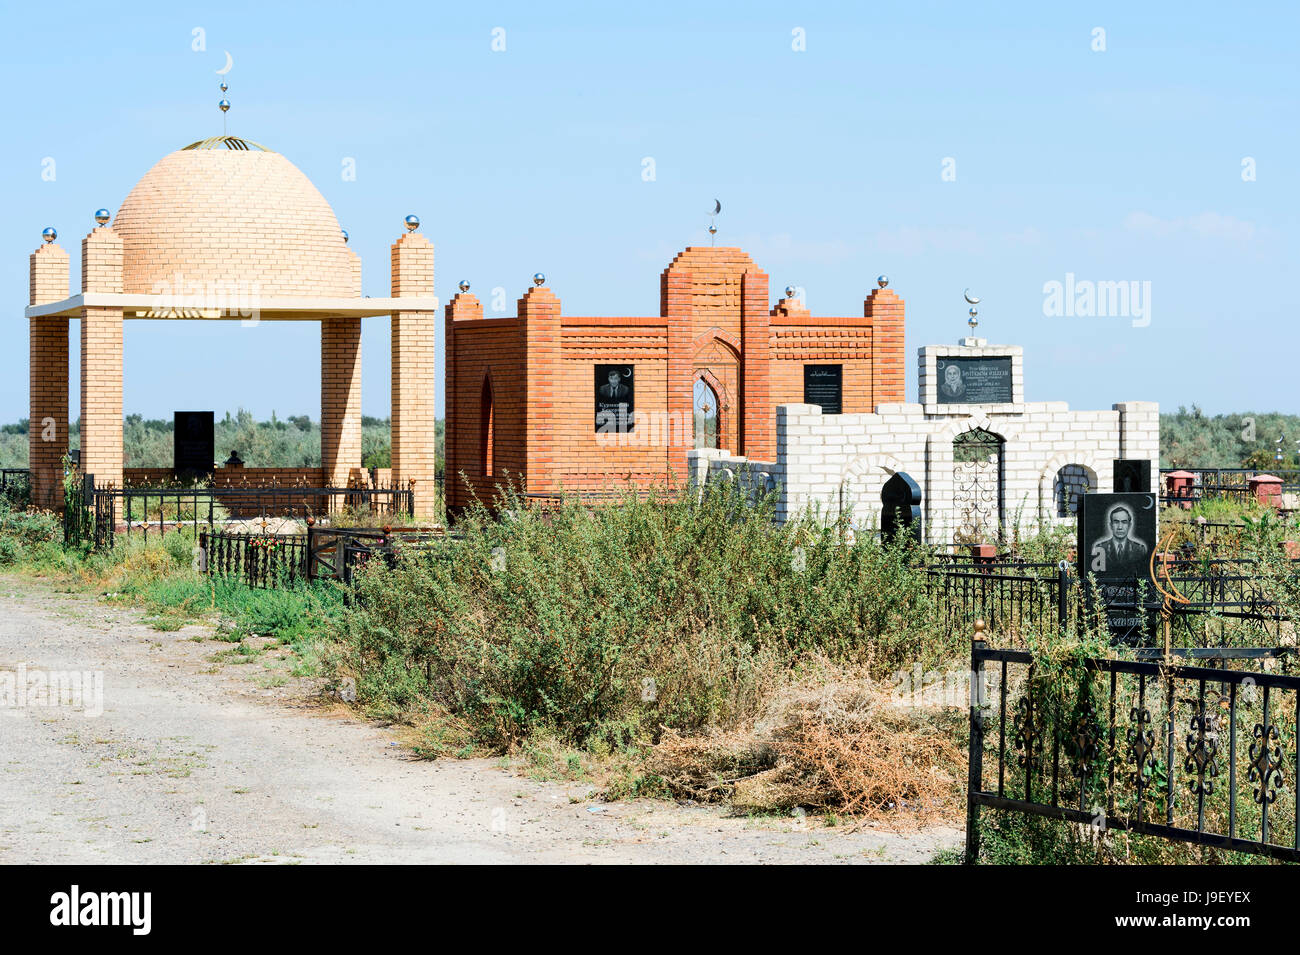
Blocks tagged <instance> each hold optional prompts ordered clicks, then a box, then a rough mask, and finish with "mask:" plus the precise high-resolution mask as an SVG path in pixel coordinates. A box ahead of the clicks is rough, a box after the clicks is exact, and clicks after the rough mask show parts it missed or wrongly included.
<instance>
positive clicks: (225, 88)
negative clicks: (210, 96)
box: [221, 80, 230, 93]
mask: <svg viewBox="0 0 1300 955" xmlns="http://www.w3.org/2000/svg"><path fill="white" fill-rule="evenodd" d="M228 89H230V87H229V86H227V85H226V81H225V80H222V81H221V92H223V93H224V92H225V91H226V90H228Z"/></svg>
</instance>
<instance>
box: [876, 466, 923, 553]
mask: <svg viewBox="0 0 1300 955" xmlns="http://www.w3.org/2000/svg"><path fill="white" fill-rule="evenodd" d="M880 503H881V509H880V536H881V539H882V540H884V541H886V542H889V541H893V540H895V539H897V538H898V537H899V536H900V535H907V536H908V537H911V538H912V540H914V541H916V542H917V543H918V544H920V543H922V537H923V536H924V525H923V524H922V518H921V487H920V485H919V484H917V483H916V481H914V480H913V479H912V476H911V475H910V474H908V473H907V472H906V471H899V472H898V473H897V474H895V475H894V476H893V477H891V478H890V479H889V480H888V481H886V482H885V486H884V487H882V488H881V489H880Z"/></svg>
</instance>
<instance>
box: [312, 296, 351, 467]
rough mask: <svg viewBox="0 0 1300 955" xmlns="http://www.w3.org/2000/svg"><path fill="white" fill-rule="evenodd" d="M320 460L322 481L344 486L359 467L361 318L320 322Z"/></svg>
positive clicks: (325, 318) (341, 318)
mask: <svg viewBox="0 0 1300 955" xmlns="http://www.w3.org/2000/svg"><path fill="white" fill-rule="evenodd" d="M320 463H321V471H322V474H323V476H324V480H325V483H326V484H327V485H329V486H330V487H346V486H347V483H348V479H349V477H350V476H351V474H352V469H353V468H359V467H361V319H359V318H344V317H341V316H333V315H327V316H325V317H324V318H322V319H321V322H320Z"/></svg>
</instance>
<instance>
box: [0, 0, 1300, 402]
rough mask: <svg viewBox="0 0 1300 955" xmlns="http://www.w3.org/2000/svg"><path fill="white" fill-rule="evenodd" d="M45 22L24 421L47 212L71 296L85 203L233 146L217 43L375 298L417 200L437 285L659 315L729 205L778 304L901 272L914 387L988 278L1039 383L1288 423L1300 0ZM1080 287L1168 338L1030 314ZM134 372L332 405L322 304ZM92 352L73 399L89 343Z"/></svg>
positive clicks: (33, 135) (25, 100)
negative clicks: (1135, 304) (322, 387)
mask: <svg viewBox="0 0 1300 955" xmlns="http://www.w3.org/2000/svg"><path fill="white" fill-rule="evenodd" d="M52 10H54V8H51V7H49V6H48V5H47V6H45V7H39V6H34V5H25V6H19V5H7V6H6V7H5V12H4V13H3V18H4V24H3V25H4V29H3V30H0V87H2V88H3V89H4V90H5V95H4V97H3V105H2V106H0V110H2V111H3V115H2V116H0V119H3V124H4V129H5V130H6V134H5V145H6V148H5V149H3V150H0V181H3V182H5V183H6V184H7V188H6V190H5V199H6V201H5V208H6V215H5V217H4V227H3V230H0V292H3V295H4V297H5V299H6V300H7V301H8V302H9V303H10V325H9V328H10V332H9V335H8V337H7V339H6V342H7V347H5V348H3V349H0V420H4V421H11V420H16V419H17V418H20V417H25V416H26V414H27V330H26V322H25V321H24V320H23V318H22V308H23V306H24V305H25V304H26V301H27V268H28V265H27V256H28V254H29V253H30V252H31V251H32V249H33V248H34V247H35V246H36V245H37V244H38V243H39V241H40V231H41V229H42V228H44V227H45V226H47V225H53V226H55V227H56V228H57V229H58V230H59V242H60V244H61V245H62V246H63V247H64V248H65V249H67V250H68V251H69V253H70V254H71V255H72V258H73V274H74V282H73V288H74V290H75V289H76V280H75V276H78V275H79V274H80V270H79V264H78V257H79V252H80V239H81V237H82V236H83V235H84V234H85V233H86V232H87V231H88V230H89V229H90V227H91V226H92V224H93V223H92V221H91V216H92V213H93V211H94V209H95V208H97V207H99V206H107V207H109V208H110V209H113V210H116V208H117V206H118V204H120V202H121V200H122V199H123V198H124V197H125V196H126V194H127V192H129V191H130V189H131V187H132V185H134V183H135V182H136V180H137V179H139V178H140V176H142V175H143V174H144V173H145V172H146V171H147V170H148V169H149V167H150V166H151V165H153V163H154V162H156V161H157V160H158V159H159V158H160V157H161V156H163V155H164V154H166V153H167V152H170V151H172V150H174V149H177V148H179V147H181V146H183V145H185V144H187V143H189V142H192V141H193V140H196V139H200V138H203V137H205V136H211V135H216V134H219V133H220V132H221V116H220V114H219V113H218V111H217V109H216V102H217V100H218V99H219V98H220V93H219V91H218V89H217V84H218V82H219V78H218V77H217V75H216V74H215V70H216V69H218V68H219V67H220V66H221V65H222V64H223V62H224V60H225V57H224V53H223V51H226V50H229V51H230V53H231V55H232V57H233V59H234V67H233V69H232V70H231V71H230V73H229V75H228V80H229V83H230V93H229V97H230V99H231V101H232V102H233V104H234V105H233V109H232V110H231V113H230V117H229V119H230V131H231V133H233V134H235V135H240V136H244V137H246V138H248V139H252V140H256V141H258V142H261V143H264V144H265V145H267V146H268V147H269V148H271V149H274V150H276V151H278V152H281V153H283V154H284V155H285V156H287V157H288V158H289V159H290V160H292V161H293V162H294V163H295V164H297V165H298V166H299V168H301V169H302V170H303V171H304V172H305V173H306V174H307V175H308V176H309V177H310V178H311V179H312V180H313V181H314V182H315V183H316V185H317V187H318V188H319V189H320V190H321V191H322V192H323V193H324V195H325V197H326V198H327V199H328V200H329V201H330V202H331V204H332V205H333V207H334V210H335V212H336V213H337V215H338V217H339V220H340V222H341V224H342V225H343V227H344V228H346V229H347V230H348V231H349V233H350V234H351V237H352V245H353V248H355V249H356V250H357V251H358V253H359V254H360V255H361V257H362V261H363V263H364V274H363V284H364V290H365V292H366V294H370V295H386V294H387V291H388V246H389V244H390V243H391V242H392V241H393V239H395V238H396V236H397V235H398V233H399V232H400V230H401V220H402V217H403V216H404V215H405V214H407V213H408V212H414V213H416V214H418V215H419V216H420V217H421V219H422V220H423V223H424V231H426V232H427V233H428V235H429V236H430V238H431V239H432V241H433V242H434V244H435V246H436V254H437V292H438V294H439V296H440V297H442V298H443V299H444V300H445V299H446V298H447V297H448V296H449V295H451V294H454V291H455V284H456V282H457V281H459V280H460V279H461V278H465V279H468V280H469V281H470V282H472V283H473V286H474V291H475V293H476V294H478V295H479V297H480V298H481V299H483V300H484V301H485V302H486V303H487V304H488V305H489V306H490V304H491V294H492V290H493V289H494V288H497V287H501V288H504V289H505V291H506V300H507V301H508V302H509V303H510V306H509V307H510V308H511V309H513V302H514V300H515V298H516V297H517V296H518V295H520V294H521V293H522V292H523V291H524V290H525V288H526V287H527V286H528V284H529V277H530V276H531V275H532V273H533V272H535V271H538V270H541V271H543V272H545V273H546V275H547V277H548V279H549V282H548V284H549V285H550V286H551V288H552V289H553V290H554V291H555V292H556V294H557V295H559V296H560V298H561V299H562V301H563V305H564V309H565V311H566V312H569V313H571V314H605V315H611V314H613V315H619V314H623V315H639V314H647V315H648V314H656V313H657V311H658V298H659V279H658V276H659V273H660V272H661V271H662V269H663V268H664V266H666V265H667V264H668V262H669V261H670V260H671V258H672V256H673V255H674V254H675V252H676V251H677V250H679V249H680V248H682V247H684V246H686V245H688V244H697V245H698V244H707V242H708V235H707V232H706V231H705V230H706V229H707V227H708V216H707V214H706V212H707V208H708V207H709V205H710V204H711V201H712V200H713V198H714V197H715V196H716V197H718V198H719V199H720V200H721V201H722V204H723V213H722V215H721V216H720V217H719V218H718V222H717V225H718V229H719V235H718V244H720V245H740V246H742V247H743V248H745V249H746V251H748V252H749V253H750V255H751V256H752V257H753V258H754V260H755V261H756V262H757V263H758V264H759V265H760V266H761V267H762V268H764V269H765V270H766V271H767V273H768V274H769V275H770V276H771V283H772V291H773V294H774V295H775V294H776V293H777V290H779V289H781V288H783V287H784V286H785V285H787V284H793V285H796V286H801V287H802V288H804V289H805V290H806V297H807V302H808V305H809V307H810V308H811V309H812V310H813V312H814V313H821V314H860V310H861V307H862V306H861V303H862V299H863V297H864V296H865V295H866V294H867V292H868V291H869V290H870V289H871V288H872V287H873V285H874V279H875V276H876V275H877V274H879V273H882V272H884V273H887V274H888V275H889V276H890V278H891V280H892V287H893V288H894V289H895V290H896V291H897V292H898V293H899V294H900V295H902V296H903V297H904V299H906V301H907V349H908V365H909V368H908V372H909V376H908V395H909V399H911V400H914V399H915V388H916V370H915V357H914V356H915V350H916V348H917V347H919V346H921V345H923V344H927V343H931V342H939V343H947V342H952V341H955V340H956V339H957V338H959V337H961V336H962V335H963V334H964V333H965V332H966V326H965V317H966V315H965V309H966V305H965V303H964V302H963V301H962V291H963V289H965V288H967V287H970V288H971V289H972V290H973V291H974V292H975V293H976V294H978V295H980V296H981V297H982V298H983V302H982V304H981V306H980V310H981V315H980V321H981V324H980V329H979V333H980V334H981V335H983V336H986V337H988V338H989V339H990V340H991V341H993V342H1006V343H1012V344H1020V345H1023V346H1024V347H1025V363H1026V365H1025V368H1026V370H1025V378H1026V396H1027V398H1028V399H1029V400H1031V401H1037V400H1066V401H1069V402H1070V404H1071V406H1072V407H1075V408H1108V407H1110V405H1111V404H1112V403H1113V402H1115V401H1120V400H1129V399H1139V400H1155V401H1159V402H1160V403H1161V405H1162V406H1163V407H1164V408H1166V409H1167V410H1173V409H1174V408H1175V407H1176V406H1178V405H1179V404H1187V405H1190V404H1192V403H1196V404H1199V405H1200V406H1201V407H1202V408H1204V409H1205V410H1206V411H1208V412H1231V411H1246V410H1255V411H1268V410H1280V411H1286V412H1300V391H1298V390H1297V388H1296V387H1295V386H1294V384H1293V379H1294V376H1293V375H1291V374H1290V373H1288V372H1285V371H1284V369H1287V368H1289V366H1290V365H1292V364H1293V363H1294V351H1295V348H1296V346H1297V345H1298V344H1300V334H1297V332H1296V331H1295V328H1296V323H1297V307H1296V305H1295V303H1294V301H1293V299H1294V295H1293V294H1292V290H1293V286H1292V283H1290V282H1289V281H1287V279H1288V278H1289V273H1290V271H1291V269H1288V268H1287V266H1288V265H1290V264H1291V263H1293V262H1294V261H1295V260H1296V259H1297V252H1298V251H1300V250H1298V249H1297V240H1296V235H1297V230H1296V225H1297V224H1296V214H1297V209H1300V204H1298V203H1297V199H1298V198H1300V194H1298V192H1300V191H1298V190H1297V186H1296V165H1297V155H1300V143H1298V142H1297V139H1298V138H1300V132H1298V131H1297V125H1296V122H1295V119H1296V106H1297V93H1298V92H1300V90H1298V88H1297V87H1298V86H1300V80H1298V79H1297V71H1296V69H1295V63H1294V37H1295V35H1296V32H1297V27H1298V26H1300V22H1298V21H1300V13H1297V7H1296V6H1295V5H1292V4H1286V3H1277V4H1270V3H1258V4H1252V5H1250V6H1249V7H1248V8H1244V9H1243V10H1238V11H1235V12H1229V11H1227V10H1225V8H1223V7H1222V6H1221V5H1212V4H1208V3H1206V4H1199V3H1160V4H1143V5H1134V4H1131V3H1114V4H1111V3H1089V4H1043V3H1029V4H998V5H990V6H989V8H988V9H977V8H976V6H975V5H973V4H968V3H953V4H926V3H917V2H910V3H898V4H870V5H867V4H818V3H790V2H786V3H761V2H748V3H736V4H730V5H725V4H699V3H690V4H687V3H682V4H676V3H668V2H657V3H652V4H619V5H608V4H594V3H593V4H556V5H551V4H546V5H543V4H487V3H475V4H463V3H462V4H452V5H448V4H433V3H418V4H402V3H395V2H390V3H384V4H357V3H347V4H329V3H316V4H312V5H310V6H306V5H303V6H301V7H296V8H295V7H293V6H290V5H280V4H268V3H258V4H249V3H240V2H235V0H231V2H225V3H221V4H202V5H196V6H193V7H187V6H186V5H184V4H176V3H168V4H153V5H150V4H143V3H133V4H130V5H119V6H104V5H93V6H92V5H85V4H65V5H61V6H59V7H58V8H57V11H55V12H51V11H52ZM498 27H499V28H503V29H504V30H505V45H506V49H505V50H504V51H502V52H495V51H493V49H492V40H493V30H494V29H495V28H498ZM1099 27H1100V28H1102V29H1104V31H1105V36H1104V41H1105V49H1104V51H1097V50H1094V46H1096V45H1097V35H1096V34H1095V32H1094V31H1095V30H1096V28H1099ZM195 28H201V29H202V30H203V31H204V40H205V44H206V50H204V51H194V50H193V49H192V45H193V43H194V35H193V31H194V29H195ZM796 29H801V30H802V31H803V35H804V36H805V37H806V49H804V50H801V51H799V50H795V49H793V48H792V47H793V46H794V42H793V41H794V36H795V35H794V33H793V31H795V30H796ZM46 157H53V158H54V160H55V163H56V167H55V168H56V178H55V180H54V181H53V182H50V181H44V180H43V179H42V176H41V173H42V162H43V160H44V159H45V158H46ZM345 157H350V158H352V159H355V164H356V180H355V181H351V182H348V181H343V178H342V175H341V171H342V164H343V160H344V158H345ZM646 157H652V158H653V160H654V166H655V178H654V180H653V181H646V180H645V179H643V175H642V170H643V160H644V159H645V158H646ZM1247 157H1249V158H1250V159H1251V160H1253V163H1254V168H1255V174H1256V178H1255V179H1254V181H1244V180H1243V176H1242V170H1243V160H1244V159H1246V158H1247ZM945 160H952V162H950V163H947V164H945ZM945 169H947V170H949V177H948V178H947V179H945V176H944V172H945ZM954 171H955V178H952V176H951V173H952V172H954ZM1067 274H1069V275H1073V276H1074V280H1075V282H1076V283H1077V282H1080V281H1091V282H1103V281H1104V282H1118V281H1124V282H1138V283H1148V282H1149V283H1150V285H1149V289H1150V299H1149V302H1148V303H1147V304H1149V315H1148V316H1147V317H1148V318H1149V323H1145V324H1144V323H1143V320H1142V318H1141V317H1113V316H1105V317H1103V316H1098V315H1093V316H1080V315H1046V314H1044V307H1045V306H1044V303H1045V299H1046V296H1045V293H1044V286H1045V284H1046V283H1049V282H1052V281H1056V282H1061V283H1065V282H1066V277H1067ZM1138 287H1139V288H1143V287H1146V286H1142V285H1141V284H1139V286H1138ZM74 329H75V326H74ZM74 339H75V335H74ZM440 347H441V346H440ZM363 354H364V357H363V361H364V376H365V377H364V385H363V406H364V410H365V412H366V413H367V414H373V415H381V416H382V415H386V414H387V413H388V404H389V401H388V399H389V390H388V389H389V374H388V323H387V320H386V319H382V318H380V319H367V320H366V325H365V330H364V333H363ZM439 358H440V360H441V352H440V354H439ZM125 362H126V385H125V389H126V390H125V406H126V410H127V412H128V413H130V412H139V413H143V414H145V415H147V416H151V417H170V412H171V411H172V410H173V409H177V408H211V409H214V410H216V411H217V412H218V413H219V414H220V413H222V412H224V411H227V410H234V409H235V408H237V407H241V406H242V407H246V408H249V409H250V410H252V411H254V412H255V413H256V414H258V415H259V416H263V415H267V414H269V413H270V412H271V410H272V409H274V410H275V411H276V412H278V413H279V414H280V415H282V416H284V415H289V414H302V413H307V414H310V415H311V416H312V417H313V418H315V417H318V415H319V380H318V376H319V332H318V326H316V325H314V324H310V323H294V324H281V323H262V324H261V325H259V326H257V327H253V328H245V327H242V326H241V325H239V324H238V323H234V322H231V323H199V322H186V323H172V322H143V321H135V322H128V323H127V326H126V358H125ZM73 369H74V371H73V374H74V381H73V386H72V406H73V414H74V415H75V414H76V413H77V411H76V404H77V401H76V397H77V385H76V381H75V378H76V357H75V354H74V358H73ZM441 392H442V389H441V384H440V386H439V395H438V399H439V401H438V404H439V413H440V414H441V408H442V397H443V396H442V393H441Z"/></svg>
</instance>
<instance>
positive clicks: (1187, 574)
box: [923, 555, 1300, 645]
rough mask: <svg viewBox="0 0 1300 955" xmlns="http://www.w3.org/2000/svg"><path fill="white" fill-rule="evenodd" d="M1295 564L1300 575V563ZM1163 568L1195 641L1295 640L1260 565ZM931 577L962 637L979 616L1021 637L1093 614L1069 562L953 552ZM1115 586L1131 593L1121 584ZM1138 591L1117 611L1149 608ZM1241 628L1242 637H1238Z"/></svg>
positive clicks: (939, 604) (950, 625)
mask: <svg viewBox="0 0 1300 955" xmlns="http://www.w3.org/2000/svg"><path fill="white" fill-rule="evenodd" d="M1290 563H1291V566H1292V568H1293V569H1294V572H1295V573H1297V574H1300V561H1291V562H1290ZM1163 566H1164V568H1165V570H1166V571H1167V573H1168V577H1167V580H1168V582H1169V584H1170V585H1171V586H1172V587H1173V588H1174V589H1175V590H1176V591H1177V592H1178V593H1179V594H1181V595H1182V597H1183V598H1184V600H1185V602H1183V603H1179V604H1177V605H1176V606H1175V607H1174V609H1173V615H1174V620H1175V624H1176V626H1177V627H1178V628H1180V632H1184V631H1187V630H1189V629H1190V628H1195V629H1196V631H1197V635H1196V636H1195V638H1194V639H1197V640H1200V641H1213V642H1216V643H1219V644H1220V645H1222V644H1224V643H1226V642H1229V641H1230V640H1233V641H1234V642H1238V643H1239V642H1241V639H1242V638H1243V634H1244V635H1245V636H1248V637H1249V638H1250V639H1251V640H1252V641H1259V640H1267V641H1270V642H1281V641H1282V640H1283V639H1286V638H1287V637H1288V636H1290V637H1294V636H1295V633H1294V625H1295V622H1294V621H1289V620H1288V619H1287V618H1286V616H1285V614H1284V613H1283V611H1282V608H1281V607H1280V606H1279V605H1278V603H1277V601H1276V600H1274V599H1273V598H1272V597H1271V596H1269V594H1268V593H1267V591H1266V589H1265V587H1264V584H1263V583H1262V581H1261V578H1260V577H1259V575H1258V574H1257V572H1256V563H1255V561H1253V560H1249V559H1224V558H1215V559H1185V558H1178V559H1173V560H1169V561H1166V562H1165V563H1164V564H1163ZM923 573H924V575H925V587H926V593H927V594H928V596H929V597H930V599H931V600H932V601H933V602H934V604H935V608H936V610H937V612H938V613H939V615H940V619H941V620H942V621H943V622H944V625H945V629H946V631H947V633H948V634H949V635H951V636H954V637H955V636H957V635H958V634H960V633H961V632H962V631H963V630H964V628H966V627H967V626H969V624H970V621H972V620H976V619H981V620H984V621H985V622H986V624H987V625H988V626H989V628H990V629H991V630H994V631H996V632H999V633H1005V634H1010V635H1014V636H1019V635H1020V634H1021V633H1023V632H1026V631H1035V632H1037V633H1040V634H1044V633H1052V632H1061V631H1062V630H1063V629H1072V628H1074V627H1075V626H1076V625H1077V623H1078V621H1079V615H1080V614H1081V613H1083V612H1085V610H1086V607H1085V606H1084V601H1083V599H1082V595H1081V593H1080V591H1081V588H1080V585H1079V579H1078V577H1077V576H1076V575H1075V574H1074V572H1073V570H1072V568H1071V567H1070V566H1069V565H1068V564H1065V563H1064V562H1061V563H1058V564H1051V563H1041V562H1031V561H1017V560H1003V559H995V561H994V562H986V561H980V560H969V559H963V558H961V557H954V556H951V555H945V556H943V557H941V558H940V559H938V560H936V561H935V562H934V563H932V564H930V565H929V566H927V567H926V568H925V569H924V571H923ZM1165 579H1166V578H1165V577H1163V576H1162V580H1165ZM1110 589H1111V590H1112V592H1113V591H1115V590H1117V589H1119V590H1121V591H1122V590H1123V588H1122V587H1121V588H1115V587H1114V586H1113V585H1112V586H1111V587H1110ZM1130 590H1131V593H1128V594H1126V593H1122V592H1121V593H1119V594H1118V595H1116V594H1114V593H1112V595H1111V596H1112V599H1111V601H1110V602H1111V604H1112V606H1115V607H1116V608H1118V609H1125V608H1127V609H1131V610H1135V611H1136V610H1138V609H1139V608H1141V607H1144V606H1147V605H1149V601H1148V600H1144V599H1143V595H1142V594H1140V593H1139V592H1138V588H1137V587H1132V588H1130ZM1149 596H1154V592H1153V593H1152V594H1151V595H1149ZM1234 627H1235V628H1236V636H1235V637H1233V636H1231V634H1232V631H1233V628H1234Z"/></svg>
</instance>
